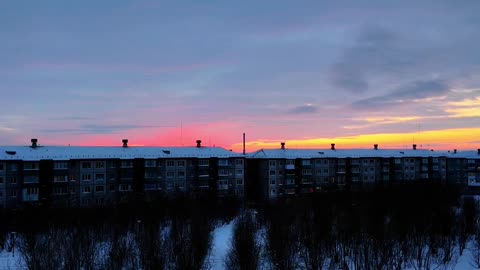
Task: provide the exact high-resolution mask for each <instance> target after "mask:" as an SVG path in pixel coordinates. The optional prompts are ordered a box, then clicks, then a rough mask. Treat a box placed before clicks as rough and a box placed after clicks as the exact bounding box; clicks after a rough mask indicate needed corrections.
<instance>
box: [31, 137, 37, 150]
mask: <svg viewBox="0 0 480 270" xmlns="http://www.w3.org/2000/svg"><path fill="white" fill-rule="evenodd" d="M30 141H31V142H32V148H37V142H38V140H37V139H31V140H30Z"/></svg>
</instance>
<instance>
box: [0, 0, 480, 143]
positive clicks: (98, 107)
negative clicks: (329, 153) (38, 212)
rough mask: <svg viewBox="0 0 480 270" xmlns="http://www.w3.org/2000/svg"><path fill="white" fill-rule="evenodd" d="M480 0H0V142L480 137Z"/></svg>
mask: <svg viewBox="0 0 480 270" xmlns="http://www.w3.org/2000/svg"><path fill="white" fill-rule="evenodd" d="M479 10H480V1H478V0H462V1H458V0H429V1H427V0H425V1H422V0H402V1H384V0H369V1H367V0H358V1H353V0H352V1H342V0H335V1H323V0H315V1H307V0H299V1H286V0H285V1H284V0H272V1H269V0H265V1H258V0H256V1H250V0H244V1H230V0H222V1H220V0H205V1H196V0H195V1H194V0H190V1H177V0H175V1H161V0H158V1H124V0H103V1H93V0H84V1H63V0H58V1H53V0H44V1H26V0H0V144H1V145H28V144H29V143H30V138H38V140H39V144H40V145H69V144H70V145H119V146H120V145H121V140H122V139H123V138H127V139H129V144H130V145H143V146H157V145H158V146H173V145H176V146H191V145H195V140H197V139H200V140H202V144H203V145H205V146H221V147H225V148H228V149H233V150H235V151H238V150H241V148H242V133H244V132H245V133H246V140H247V151H254V150H257V149H259V148H272V147H279V146H280V142H286V145H287V148H328V147H330V143H335V144H336V147H337V149H341V148H370V147H372V145H373V144H379V145H380V146H379V148H410V147H411V145H412V144H413V143H415V144H417V145H418V146H419V148H426V149H439V150H446V149H454V148H455V149H477V148H480V50H479V48H480V46H479V45H480V31H479V30H478V29H480V16H479V15H478V11H479Z"/></svg>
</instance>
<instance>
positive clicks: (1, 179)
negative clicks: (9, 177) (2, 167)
mask: <svg viewBox="0 0 480 270" xmlns="http://www.w3.org/2000/svg"><path fill="white" fill-rule="evenodd" d="M0 184H3V176H0Z"/></svg>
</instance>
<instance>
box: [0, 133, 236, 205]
mask: <svg viewBox="0 0 480 270" xmlns="http://www.w3.org/2000/svg"><path fill="white" fill-rule="evenodd" d="M244 166H245V157H244V155H241V154H237V153H234V152H232V151H229V150H226V149H223V148H218V147H204V146H202V145H201V141H200V140H199V141H197V145H196V146H195V147H130V146H128V140H123V145H121V146H118V147H70V146H68V147H50V146H40V145H38V141H37V140H36V139H32V145H31V146H23V147H12V146H6V147H0V207H6V208H15V207H18V206H29V205H32V206H35V205H47V206H53V207H91V206H103V205H115V204H118V203H127V202H129V201H131V200H133V199H136V198H139V199H142V200H153V199H155V198H158V197H159V196H174V195H175V194H177V193H188V194H191V193H197V192H212V193H214V194H215V195H217V196H238V197H242V196H243V195H244V177H245V175H244V174H245V168H244Z"/></svg>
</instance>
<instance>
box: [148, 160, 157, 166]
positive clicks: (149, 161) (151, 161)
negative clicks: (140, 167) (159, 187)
mask: <svg viewBox="0 0 480 270" xmlns="http://www.w3.org/2000/svg"><path fill="white" fill-rule="evenodd" d="M156 166H157V162H156V160H155V159H146V160H145V167H156Z"/></svg>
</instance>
